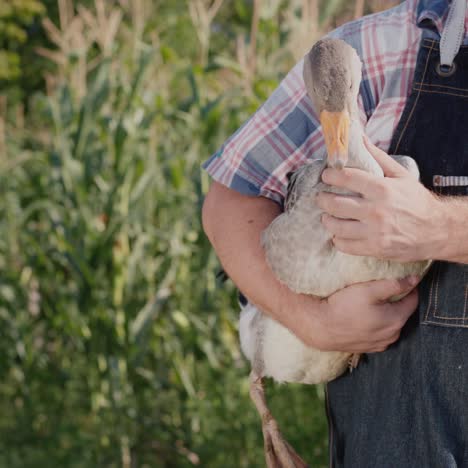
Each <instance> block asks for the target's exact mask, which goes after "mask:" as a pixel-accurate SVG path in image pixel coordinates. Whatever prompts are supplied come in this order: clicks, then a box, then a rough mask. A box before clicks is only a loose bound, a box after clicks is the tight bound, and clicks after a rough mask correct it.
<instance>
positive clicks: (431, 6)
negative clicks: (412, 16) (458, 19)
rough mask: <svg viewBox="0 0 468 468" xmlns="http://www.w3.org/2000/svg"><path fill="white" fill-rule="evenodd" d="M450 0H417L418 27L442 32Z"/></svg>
mask: <svg viewBox="0 0 468 468" xmlns="http://www.w3.org/2000/svg"><path fill="white" fill-rule="evenodd" d="M450 3H451V0H419V3H418V8H417V25H418V26H419V27H420V28H427V29H436V30H437V31H438V32H439V34H442V31H443V29H444V24H445V20H446V18H447V14H448V10H449V5H450Z"/></svg>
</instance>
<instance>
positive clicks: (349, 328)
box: [203, 182, 417, 353]
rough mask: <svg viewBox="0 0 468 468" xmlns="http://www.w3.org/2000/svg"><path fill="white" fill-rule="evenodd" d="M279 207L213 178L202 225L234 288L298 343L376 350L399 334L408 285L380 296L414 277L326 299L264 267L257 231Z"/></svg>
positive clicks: (410, 307)
mask: <svg viewBox="0 0 468 468" xmlns="http://www.w3.org/2000/svg"><path fill="white" fill-rule="evenodd" d="M280 213H281V210H280V208H279V206H278V205H277V204H276V203H274V202H273V201H271V200H268V199H266V198H263V197H248V196H245V195H241V194H239V193H237V192H235V191H233V190H230V189H228V188H226V187H224V186H223V185H221V184H219V183H216V182H214V183H213V185H212V186H211V188H210V191H209V193H208V195H207V197H206V200H205V203H204V206H203V226H204V229H205V232H206V234H207V236H208V238H209V239H210V241H211V243H212V244H213V247H214V249H215V251H216V253H217V254H218V257H219V259H220V260H221V263H222V264H223V267H224V268H225V270H226V272H227V273H228V274H229V276H230V277H231V279H232V280H233V281H234V283H235V284H236V285H237V286H238V287H239V289H240V290H241V291H242V292H243V293H244V294H245V295H246V296H247V297H248V298H249V300H250V301H252V302H253V303H254V304H255V305H256V306H258V307H259V308H260V309H261V310H262V311H264V312H266V313H268V314H269V315H270V316H271V317H273V318H274V319H275V320H277V321H278V322H280V323H281V324H283V325H284V326H286V327H287V328H289V329H290V330H291V331H292V332H293V333H294V334H295V335H296V336H298V337H299V338H300V339H301V340H302V341H303V342H304V343H306V344H307V345H309V346H313V347H316V348H319V349H323V350H339V351H348V352H355V353H360V352H376V351H382V350H384V349H385V348H386V347H387V346H388V345H389V344H391V343H392V342H394V341H396V340H397V339H398V337H399V333H400V329H401V328H402V326H403V325H404V323H405V322H406V320H407V319H408V317H409V316H410V315H411V314H412V312H413V311H414V310H415V309H416V306H417V293H416V292H415V291H413V292H412V293H410V294H409V295H408V296H406V298H404V299H403V300H401V301H399V302H397V303H392V304H390V303H387V302H386V300H387V299H388V298H389V297H391V296H395V295H398V294H401V293H403V292H407V291H409V290H410V289H412V288H414V286H415V284H416V283H417V278H406V279H403V280H400V281H396V280H383V281H372V282H369V283H362V284H358V285H353V286H350V287H348V288H344V289H343V290H341V291H339V292H337V293H335V294H333V295H332V296H330V297H329V298H328V299H325V300H320V299H318V298H315V297H312V296H307V295H303V294H295V293H293V292H292V291H291V290H289V289H288V288H287V287H286V286H284V285H282V284H281V283H280V282H279V281H278V280H277V279H276V278H275V277H274V275H273V273H272V271H271V270H270V268H269V267H268V265H267V263H266V260H265V256H264V253H263V249H262V247H261V244H260V237H261V233H262V231H263V230H264V229H265V228H266V227H267V226H268V225H269V224H270V223H271V221H272V220H273V219H274V218H275V217H276V216H278V215H279V214H280Z"/></svg>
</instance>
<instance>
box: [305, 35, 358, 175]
mask: <svg viewBox="0 0 468 468" xmlns="http://www.w3.org/2000/svg"><path fill="white" fill-rule="evenodd" d="M361 67H362V64H361V60H360V59H359V56H358V55H357V53H356V51H355V50H354V49H353V47H351V46H350V45H349V44H347V43H346V42H344V41H342V40H339V39H323V40H320V41H318V42H317V43H316V44H315V45H314V46H313V47H312V49H311V50H310V52H309V53H308V54H307V55H306V56H305V58H304V68H303V74H304V83H305V87H306V90H307V94H308V95H309V97H310V99H311V100H312V104H313V105H314V108H315V110H316V111H317V112H318V114H319V119H320V124H321V125H322V131H323V135H324V138H325V145H326V148H327V154H328V158H327V165H328V166H329V167H334V168H337V169H341V168H343V167H344V166H346V163H347V161H348V146H349V129H350V123H351V120H352V119H353V118H354V117H355V116H356V115H357V96H358V93H359V86H360V83H361Z"/></svg>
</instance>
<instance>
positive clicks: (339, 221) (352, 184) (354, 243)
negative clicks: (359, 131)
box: [317, 140, 446, 262]
mask: <svg viewBox="0 0 468 468" xmlns="http://www.w3.org/2000/svg"><path fill="white" fill-rule="evenodd" d="M365 142H366V146H367V148H368V150H369V151H370V153H371V154H372V156H373V157H374V158H375V159H376V161H377V162H378V163H379V164H380V166H381V167H382V169H383V171H384V175H385V177H384V178H382V177H376V176H374V175H372V174H369V173H367V172H364V171H361V170H359V169H353V168H344V169H342V170H336V169H326V170H325V171H324V173H323V175H322V180H323V181H324V182H325V183H326V184H329V185H333V186H335V187H340V188H344V189H346V190H349V191H351V192H355V193H357V194H360V195H361V197H359V196H343V195H337V194H333V193H326V192H321V193H320V194H319V195H318V196H317V204H318V206H319V207H320V208H322V209H323V210H324V211H325V214H324V215H323V218H322V223H323V225H324V226H325V228H326V229H327V230H328V231H329V232H330V233H331V234H332V235H333V243H334V245H335V246H336V248H337V249H338V250H341V251H342V252H345V253H348V254H351V255H366V256H372V257H377V258H382V259H391V260H398V261H402V262H409V261H418V260H428V259H431V258H436V254H437V252H438V250H439V249H440V248H442V246H443V244H444V242H445V241H446V233H445V231H444V229H443V228H442V226H444V215H445V210H444V209H443V202H442V201H441V200H439V199H438V198H437V197H436V196H435V195H433V194H432V193H431V192H430V191H429V190H427V189H426V188H425V187H424V186H423V185H422V184H420V183H419V182H417V181H415V180H414V177H412V175H411V174H410V173H409V172H408V171H407V170H406V169H405V168H403V167H402V166H401V165H400V164H398V163H397V162H396V161H395V160H393V159H392V158H391V157H390V156H388V155H387V154H386V153H385V152H384V151H382V150H380V149H379V148H377V147H376V146H374V145H372V144H371V143H370V142H368V141H367V140H365Z"/></svg>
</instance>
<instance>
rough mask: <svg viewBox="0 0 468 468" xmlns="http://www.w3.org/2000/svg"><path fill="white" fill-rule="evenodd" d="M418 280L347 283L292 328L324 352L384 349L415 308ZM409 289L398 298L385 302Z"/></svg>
mask: <svg viewBox="0 0 468 468" xmlns="http://www.w3.org/2000/svg"><path fill="white" fill-rule="evenodd" d="M418 281H419V278H418V277H415V276H411V277H408V278H405V279H401V280H380V281H371V282H368V283H359V284H354V285H352V286H348V287H347V288H344V289H342V290H340V291H337V292H336V293H335V294H332V295H331V296H330V297H329V298H327V299H324V300H323V301H322V303H321V306H320V308H319V311H318V313H313V314H311V311H310V309H309V310H307V311H304V312H303V314H306V316H305V320H304V322H302V321H301V322H302V323H301V327H300V329H299V328H298V329H295V327H294V326H292V327H291V329H292V331H293V333H295V334H296V335H297V336H298V337H299V338H301V339H302V340H303V341H304V342H305V343H306V344H308V345H309V346H313V347H316V348H318V349H321V350H324V351H344V352H352V353H372V352H380V351H384V350H385V349H386V348H387V347H388V346H389V345H390V344H392V343H393V342H395V341H396V340H398V338H399V336H400V331H401V328H402V327H403V325H404V324H405V323H406V321H407V320H408V318H409V317H410V315H411V314H412V313H413V312H414V311H415V310H416V307H417V305H418V293H417V290H416V289H415V286H416V285H417V283H418ZM411 290H412V291H411ZM409 291H411V292H409ZM408 292H409V294H408V295H407V296H405V297H404V298H403V299H401V300H400V301H398V302H393V303H391V302H388V301H389V299H391V298H392V297H395V296H398V295H401V294H404V293H408ZM304 301H307V296H305V297H304ZM304 305H305V304H303V305H302V307H303V308H304ZM301 315H302V314H301ZM307 318H308V320H309V322H310V324H307ZM304 325H306V326H304ZM318 330H320V333H317V331H318Z"/></svg>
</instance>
